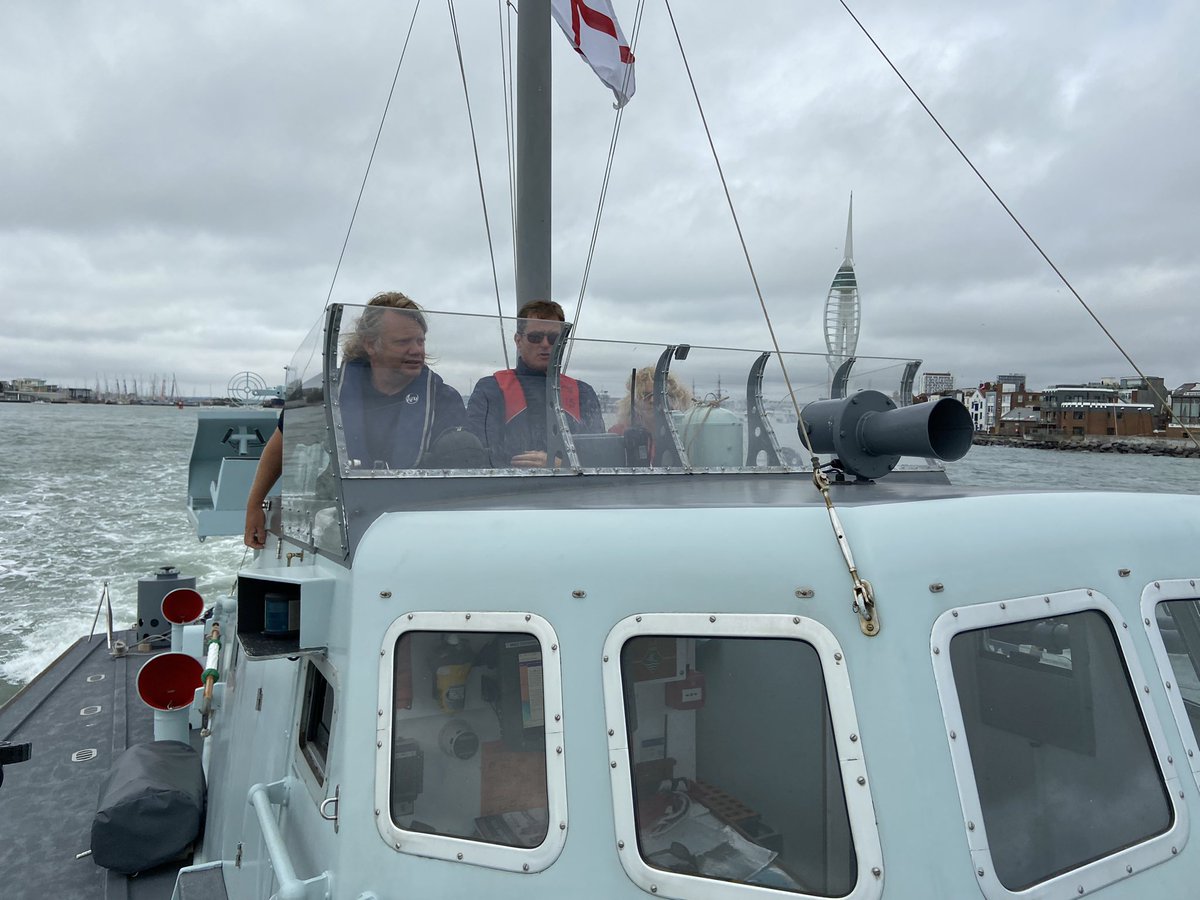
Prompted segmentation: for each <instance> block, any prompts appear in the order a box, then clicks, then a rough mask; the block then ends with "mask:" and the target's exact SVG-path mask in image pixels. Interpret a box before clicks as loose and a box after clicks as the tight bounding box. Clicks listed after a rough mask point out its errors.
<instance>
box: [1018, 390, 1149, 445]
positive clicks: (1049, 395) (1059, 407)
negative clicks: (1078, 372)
mask: <svg viewBox="0 0 1200 900" xmlns="http://www.w3.org/2000/svg"><path fill="white" fill-rule="evenodd" d="M1041 412H1042V426H1043V433H1044V434H1045V435H1046V436H1047V437H1057V438H1079V437H1106V436H1107V437H1132V436H1142V435H1151V434H1153V433H1154V405H1153V404H1151V403H1127V402H1125V401H1124V400H1122V399H1121V396H1120V387H1119V385H1113V386H1099V385H1086V384H1061V385H1053V386H1051V387H1048V388H1046V390H1044V391H1042V404H1041Z"/></svg>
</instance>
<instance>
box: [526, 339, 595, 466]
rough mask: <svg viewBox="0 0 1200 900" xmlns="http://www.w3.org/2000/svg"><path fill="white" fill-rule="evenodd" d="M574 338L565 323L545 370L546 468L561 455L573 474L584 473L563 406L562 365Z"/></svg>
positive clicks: (532, 412) (532, 411) (531, 411)
mask: <svg viewBox="0 0 1200 900" xmlns="http://www.w3.org/2000/svg"><path fill="white" fill-rule="evenodd" d="M570 336H571V323H570V322H564V323H563V326H562V331H561V332H560V333H559V336H558V341H557V342H556V343H555V344H554V347H553V349H552V351H551V353H550V365H549V367H548V368H547V369H546V409H545V412H544V413H543V415H545V417H546V440H547V442H548V447H547V455H548V457H549V458H548V459H547V460H546V463H547V465H549V466H553V465H554V458H555V456H556V455H561V456H562V458H563V462H564V464H565V465H566V467H567V468H568V469H570V470H571V471H572V472H581V471H582V469H581V467H580V465H579V451H578V450H576V449H575V436H574V435H573V434H572V433H571V426H570V423H569V422H568V421H567V413H566V411H565V410H564V409H563V406H562V363H563V354H564V353H565V352H566V349H567V346H568V341H569V338H570ZM529 414H530V415H537V411H536V410H530V411H529Z"/></svg>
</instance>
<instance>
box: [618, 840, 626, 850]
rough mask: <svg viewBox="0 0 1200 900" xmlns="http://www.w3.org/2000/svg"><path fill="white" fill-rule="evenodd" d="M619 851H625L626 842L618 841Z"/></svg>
mask: <svg viewBox="0 0 1200 900" xmlns="http://www.w3.org/2000/svg"><path fill="white" fill-rule="evenodd" d="M617 849H618V850H624V849H625V842H624V841H617Z"/></svg>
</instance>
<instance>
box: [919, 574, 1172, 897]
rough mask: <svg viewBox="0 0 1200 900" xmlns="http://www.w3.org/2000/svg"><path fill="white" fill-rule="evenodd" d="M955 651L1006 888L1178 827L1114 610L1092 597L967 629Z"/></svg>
mask: <svg viewBox="0 0 1200 900" xmlns="http://www.w3.org/2000/svg"><path fill="white" fill-rule="evenodd" d="M1080 593H1082V592H1080ZM1090 593H1091V592H1089V594H1090ZM1045 600H1046V601H1047V602H1049V600H1050V598H1045ZM1009 605H1016V604H1015V603H1013V604H1009ZM1001 606H1004V605H1003V604H1002V605H1001ZM955 615H957V611H955ZM944 619H945V617H943V620H944ZM936 641H937V629H936V628H935V646H936ZM949 651H950V663H951V666H952V671H953V680H954V689H955V690H956V692H957V700H958V704H959V706H960V709H961V715H962V729H963V732H964V735H963V737H965V739H966V742H967V747H968V748H969V756H970V768H971V771H972V773H973V776H974V782H975V788H976V790H977V792H978V800H979V807H980V813H981V815H982V819H983V825H984V827H985V834H984V835H983V836H982V837H980V838H979V840H980V841H985V842H986V847H987V851H988V852H989V853H990V856H991V865H992V868H993V869H994V872H995V877H996V878H997V879H998V880H999V882H1000V884H1002V885H1003V887H1004V888H1005V889H1007V890H1008V891H1012V892H1015V891H1022V890H1025V889H1027V888H1029V887H1031V886H1033V885H1036V884H1039V883H1040V882H1044V881H1046V880H1048V879H1050V878H1053V877H1054V876H1056V875H1059V874H1061V873H1064V872H1067V871H1069V870H1072V869H1076V868H1079V867H1080V866H1084V865H1086V864H1088V863H1091V862H1093V861H1095V860H1099V859H1101V858H1103V857H1106V856H1108V855H1110V854H1114V853H1117V852H1118V851H1121V850H1124V849H1126V848H1129V847H1131V846H1133V845H1135V844H1139V843H1142V842H1144V841H1147V840H1149V839H1150V838H1152V837H1154V836H1155V835H1160V834H1162V833H1164V832H1166V831H1167V830H1169V829H1170V828H1171V827H1172V825H1173V824H1174V821H1175V816H1174V811H1173V807H1172V803H1171V801H1170V799H1169V797H1168V794H1167V788H1166V785H1165V783H1164V781H1163V777H1162V774H1161V772H1160V770H1159V767H1158V765H1157V763H1156V761H1155V756H1154V752H1153V748H1152V746H1151V743H1150V740H1149V737H1148V728H1147V724H1146V721H1145V719H1144V718H1143V714H1142V712H1141V709H1140V707H1139V703H1138V699H1137V695H1136V693H1135V688H1134V686H1133V682H1132V681H1131V678H1130V675H1129V671H1128V670H1127V668H1126V664H1125V661H1124V659H1123V657H1122V654H1121V649H1120V646H1119V644H1118V639H1117V636H1116V633H1115V632H1114V629H1113V626H1112V623H1111V620H1110V618H1109V617H1108V616H1107V615H1105V614H1104V613H1102V612H1100V611H1098V610H1096V609H1081V610H1078V611H1073V612H1068V613H1066V614H1061V615H1051V616H1046V617H1044V618H1037V619H1029V620H1027V621H1020V622H1012V623H1006V624H1000V625H993V626H989V627H985V628H974V629H971V630H964V631H960V632H958V633H956V634H954V635H953V637H952V638H951V639H950V642H949ZM960 781H961V776H960ZM1121 869H1122V871H1121V873H1120V877H1124V867H1121ZM1072 883H1073V882H1072Z"/></svg>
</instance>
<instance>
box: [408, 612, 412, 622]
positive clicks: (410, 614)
mask: <svg viewBox="0 0 1200 900" xmlns="http://www.w3.org/2000/svg"><path fill="white" fill-rule="evenodd" d="M412 617H413V614H412V613H409V614H408V620H409V621H410V622H411V621H412Z"/></svg>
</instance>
